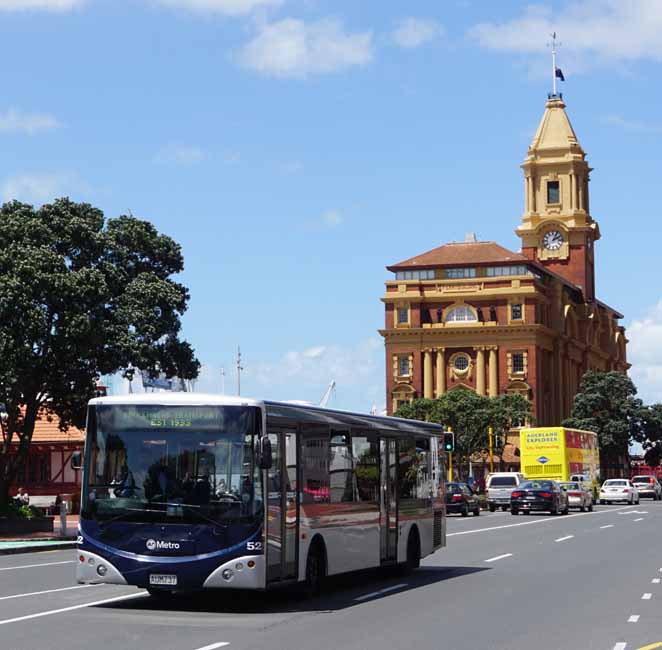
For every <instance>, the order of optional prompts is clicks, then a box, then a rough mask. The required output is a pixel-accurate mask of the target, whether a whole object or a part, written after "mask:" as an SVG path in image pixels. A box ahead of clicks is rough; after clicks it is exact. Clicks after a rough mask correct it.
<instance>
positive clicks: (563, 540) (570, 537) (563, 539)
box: [554, 535, 574, 542]
mask: <svg viewBox="0 0 662 650" xmlns="http://www.w3.org/2000/svg"><path fill="white" fill-rule="evenodd" d="M573 537H574V535H566V536H565V537H559V538H558V539H555V540H554V541H555V542H565V540H566V539H572V538H573Z"/></svg>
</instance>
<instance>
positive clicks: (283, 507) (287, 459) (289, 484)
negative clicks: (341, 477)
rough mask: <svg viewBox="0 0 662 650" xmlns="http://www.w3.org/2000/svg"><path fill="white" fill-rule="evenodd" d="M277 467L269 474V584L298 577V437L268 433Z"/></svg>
mask: <svg viewBox="0 0 662 650" xmlns="http://www.w3.org/2000/svg"><path fill="white" fill-rule="evenodd" d="M268 435H269V440H270V441H271V449H272V454H273V464H272V466H271V469H270V470H268V472H267V508H268V516H267V535H266V539H267V582H274V581H278V580H288V579H290V578H296V577H297V557H298V553H297V539H298V528H299V510H298V504H297V475H296V467H297V462H296V434H295V433H294V431H283V432H278V433H275V432H274V433H272V432H270V433H268Z"/></svg>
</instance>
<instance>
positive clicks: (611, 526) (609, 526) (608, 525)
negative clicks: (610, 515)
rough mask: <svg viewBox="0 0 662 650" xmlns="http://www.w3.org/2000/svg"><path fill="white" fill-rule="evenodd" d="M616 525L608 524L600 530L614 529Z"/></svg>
mask: <svg viewBox="0 0 662 650" xmlns="http://www.w3.org/2000/svg"><path fill="white" fill-rule="evenodd" d="M613 527H614V524H607V525H606V526H600V529H601V530H602V529H603V528H613Z"/></svg>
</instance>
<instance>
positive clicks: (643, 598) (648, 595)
mask: <svg viewBox="0 0 662 650" xmlns="http://www.w3.org/2000/svg"><path fill="white" fill-rule="evenodd" d="M652 597H653V594H644V595H643V596H642V597H641V600H650V599H651V598H652Z"/></svg>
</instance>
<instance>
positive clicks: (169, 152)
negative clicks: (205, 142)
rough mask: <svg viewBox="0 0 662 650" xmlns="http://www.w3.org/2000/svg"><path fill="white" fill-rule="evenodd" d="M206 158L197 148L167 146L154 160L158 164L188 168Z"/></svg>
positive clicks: (190, 146)
mask: <svg viewBox="0 0 662 650" xmlns="http://www.w3.org/2000/svg"><path fill="white" fill-rule="evenodd" d="M206 157H207V154H206V153H205V152H204V151H203V150H202V149H201V148H200V147H197V146H192V145H168V146H167V147H164V148H163V149H161V151H159V153H157V154H156V156H155V160H156V162H159V163H170V164H175V165H186V166H188V165H195V164H196V163H199V162H202V161H203V160H204V159H205V158H206Z"/></svg>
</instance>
